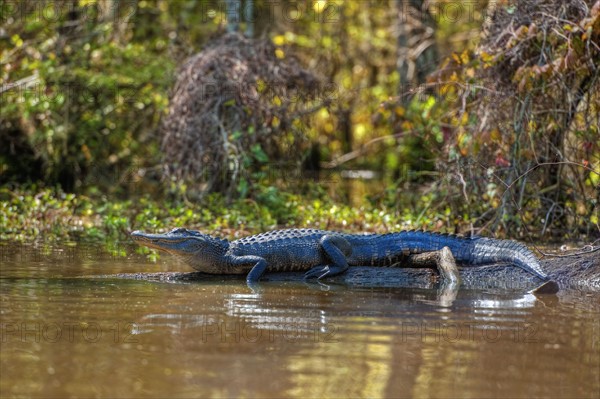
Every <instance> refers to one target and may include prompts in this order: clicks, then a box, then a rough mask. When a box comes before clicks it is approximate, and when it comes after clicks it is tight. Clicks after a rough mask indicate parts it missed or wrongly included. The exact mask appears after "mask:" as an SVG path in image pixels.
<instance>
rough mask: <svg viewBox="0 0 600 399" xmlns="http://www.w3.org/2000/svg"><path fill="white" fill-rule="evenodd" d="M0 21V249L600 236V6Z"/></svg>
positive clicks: (81, 3)
mask: <svg viewBox="0 0 600 399" xmlns="http://www.w3.org/2000/svg"><path fill="white" fill-rule="evenodd" d="M0 9H1V12H2V14H1V21H2V24H1V27H0V59H1V62H0V65H1V66H0V105H1V115H0V201H1V205H0V239H4V240H6V239H9V240H24V241H29V240H39V239H40V238H43V239H44V240H54V239H60V240H81V239H86V240H90V239H91V240H106V239H110V240H112V241H115V240H122V239H126V236H127V233H128V232H129V231H131V230H133V229H146V230H152V231H157V230H165V229H168V228H172V227H176V226H186V227H192V228H199V229H202V230H205V231H207V232H209V233H215V234H222V235H225V236H229V237H237V236H241V235H245V234H248V233H254V232H258V231H264V230H268V229H272V228H281V227H318V228H328V229H333V228H335V229H341V230H346V231H354V232H358V231H377V232H384V231H391V230H399V229H428V230H434V231H443V232H452V233H465V234H484V235H488V236H496V237H511V238H516V239H526V240H529V241H536V242H539V241H541V240H543V241H544V242H549V241H552V240H558V241H561V242H562V241H568V242H578V243H590V242H593V241H594V240H595V239H597V238H598V237H600V224H599V216H598V215H599V209H600V205H599V201H600V140H599V138H600V132H599V123H598V122H599V119H600V117H599V110H600V79H599V76H600V44H599V43H600V1H584V0H581V1H574V0H573V1H557V0H551V1H534V0H524V1H514V2H513V1H502V0H499V1H466V0H465V1H458V0H454V1H444V0H440V1H420V0H373V1H333V0H331V1H329V0H327V1H300V2H291V1H284V0H281V1H268V0H243V1H240V0H227V1H216V0H215V1H212V0H211V1H204V0H196V1H194V0H185V1H183V0H176V1H163V0H154V1H151V0H143V1H127V0H104V1H95V0H67V1H35V2H34V1H0Z"/></svg>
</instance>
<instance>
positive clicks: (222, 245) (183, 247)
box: [131, 228, 229, 271]
mask: <svg viewBox="0 0 600 399" xmlns="http://www.w3.org/2000/svg"><path fill="white" fill-rule="evenodd" d="M131 238H132V239H133V241H135V242H136V243H138V244H140V245H144V246H146V247H149V248H155V249H160V250H162V251H166V252H168V253H170V254H173V255H175V256H177V257H179V258H181V259H182V260H183V261H185V262H186V263H187V264H188V265H190V266H192V267H193V268H194V269H196V270H199V271H207V269H208V268H212V267H215V266H217V264H218V263H220V262H222V260H223V256H224V255H225V253H226V252H227V249H228V248H229V242H228V241H227V240H221V239H219V238H215V237H212V236H210V235H208V234H203V233H201V232H199V231H194V230H188V229H184V228H176V229H173V230H171V231H170V232H168V233H165V234H150V233H144V232H142V231H139V230H136V231H134V232H133V233H131Z"/></svg>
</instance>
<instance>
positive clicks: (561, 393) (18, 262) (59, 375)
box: [0, 246, 600, 398]
mask: <svg viewBox="0 0 600 399" xmlns="http://www.w3.org/2000/svg"><path fill="white" fill-rule="evenodd" d="M15 248H16V247H12V249H11V250H10V251H6V252H4V254H3V255H2V263H1V268H0V315H1V317H2V318H1V326H0V327H1V328H0V333H1V343H2V345H1V356H0V396H2V397H8V396H26V397H49V396H51V397H67V396H101V397H134V396H135V397H142V396H149V397H166V396H168V397H198V396H200V397H206V396H212V397H232V396H251V397H282V396H286V397H333V396H336V397H339V396H344V397H346V396H356V397H367V396H369V397H371V396H374V397H384V396H385V397H466V396H469V397H488V398H495V397H499V396H503V397H594V396H598V392H600V382H599V381H600V371H599V370H600V359H599V357H600V355H599V351H600V338H599V335H600V322H599V321H598V320H600V317H599V316H600V315H599V311H598V309H600V295H599V294H598V293H595V292H585V291H577V290H562V291H560V292H559V293H558V294H557V295H539V296H535V295H533V294H530V293H529V292H528V287H520V286H517V287H502V286H501V285H500V286H498V285H495V286H494V285H485V286H476V285H469V284H467V285H464V286H462V287H461V288H460V289H459V290H453V289H450V290H449V289H448V287H444V286H442V285H439V284H435V283H431V282H430V283H428V284H423V285H417V286H402V285H401V284H400V285H399V284H397V282H388V283H387V284H379V285H374V286H368V285H359V284H352V283H351V282H343V281H342V282H339V281H330V282H327V283H326V284H323V285H319V284H305V283H303V282H301V281H290V280H287V281H286V280H277V279H276V278H275V279H271V281H267V282H265V283H264V284H261V285H260V289H258V290H255V291H253V290H252V289H250V288H248V287H247V286H246V285H245V283H244V280H243V278H242V279H236V278H219V277H214V276H213V277H212V278H204V279H200V280H198V279H196V280H194V281H181V280H179V281H175V283H173V281H170V282H169V281H166V280H164V279H163V280H160V279H158V278H157V279H145V280H140V279H137V280H136V279H132V278H122V277H118V276H116V275H117V274H119V273H126V274H129V275H131V274H134V273H136V272H140V271H144V272H148V273H154V274H155V275H156V276H160V275H162V276H164V275H165V274H164V272H166V271H179V272H181V273H182V274H186V273H183V272H187V271H188V269H187V268H185V267H184V266H182V265H179V264H177V263H174V262H173V259H172V258H168V257H164V259H163V260H161V262H159V263H154V264H152V263H149V262H148V261H147V260H145V259H144V258H143V257H141V256H138V255H135V254H134V253H133V252H131V250H130V248H128V247H125V252H126V253H127V254H128V255H127V256H126V257H118V256H111V255H110V254H107V253H106V252H105V251H102V250H98V249H95V248H94V247H84V246H75V247H69V248H72V249H67V248H65V247H58V246H56V247H54V246H47V247H43V248H41V249H39V253H37V254H36V253H35V252H36V251H38V249H35V248H32V247H28V246H25V247H22V248H21V250H16V249H15ZM69 251H70V252H69ZM101 274H102V275H105V276H104V277H103V278H98V277H97V276H98V275H101ZM188 274H189V273H188Z"/></svg>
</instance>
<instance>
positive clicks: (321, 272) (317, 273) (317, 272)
mask: <svg viewBox="0 0 600 399" xmlns="http://www.w3.org/2000/svg"><path fill="white" fill-rule="evenodd" d="M328 274H329V266H315V267H313V268H312V269H310V270H309V271H307V272H306V273H304V278H305V279H309V278H313V277H316V278H317V280H320V279H322V278H323V277H325V276H326V275H328Z"/></svg>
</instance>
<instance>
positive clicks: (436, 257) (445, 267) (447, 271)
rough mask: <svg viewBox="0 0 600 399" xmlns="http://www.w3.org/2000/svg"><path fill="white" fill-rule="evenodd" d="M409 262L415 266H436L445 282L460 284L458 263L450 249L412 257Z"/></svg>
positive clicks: (445, 248)
mask: <svg viewBox="0 0 600 399" xmlns="http://www.w3.org/2000/svg"><path fill="white" fill-rule="evenodd" d="M409 262H410V263H411V264H412V265H414V266H429V265H431V264H434V265H436V266H437V269H438V271H439V273H440V276H441V277H442V279H443V281H445V282H447V283H451V284H458V283H459V282H460V275H459V273H458V267H456V261H455V260H454V256H452V252H451V251H450V248H448V247H444V248H442V249H440V250H439V251H432V252H425V253H422V254H415V255H411V256H410V257H409Z"/></svg>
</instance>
